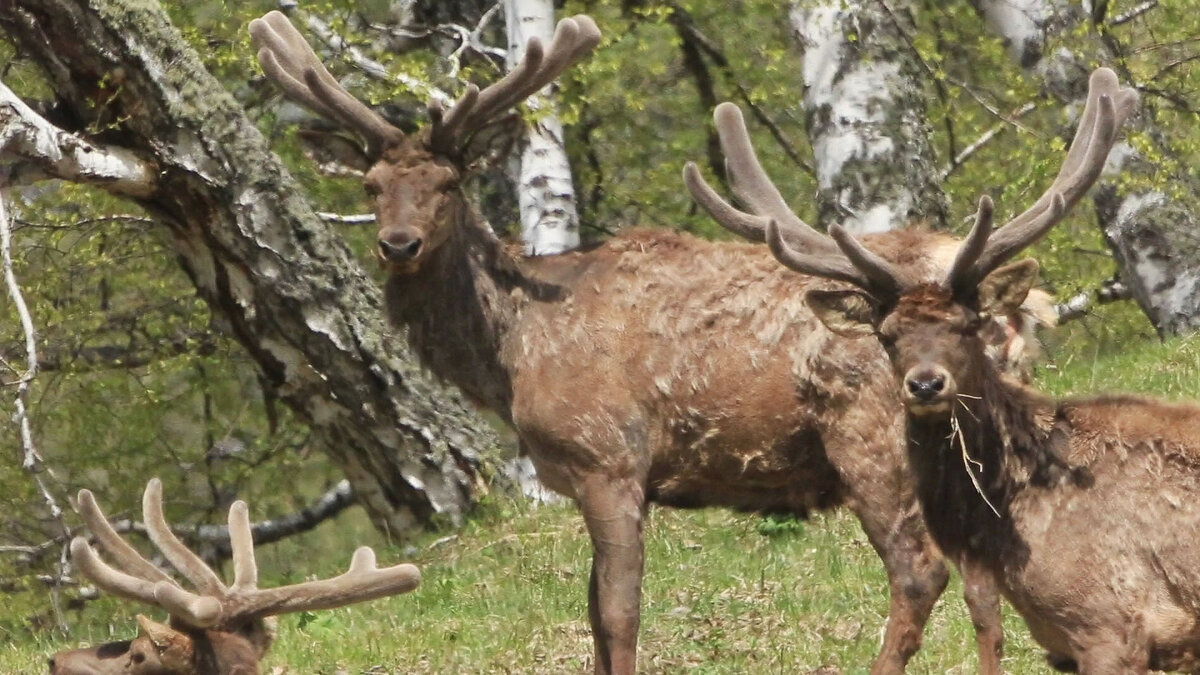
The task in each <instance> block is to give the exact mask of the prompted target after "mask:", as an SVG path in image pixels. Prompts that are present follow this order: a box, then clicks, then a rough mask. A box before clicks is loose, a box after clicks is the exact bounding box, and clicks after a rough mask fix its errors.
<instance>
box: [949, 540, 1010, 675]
mask: <svg viewBox="0 0 1200 675" xmlns="http://www.w3.org/2000/svg"><path fill="white" fill-rule="evenodd" d="M958 571H959V573H961V574H962V579H963V599H964V600H966V602H967V610H968V611H969V612H970V614H971V623H972V624H973V625H974V626H975V644H976V646H977V647H978V648H979V672H980V673H982V674H983V675H999V673H1000V672H1001V670H1000V658H1001V657H1002V656H1003V655H1004V626H1003V624H1002V619H1001V616H1000V589H999V588H998V587H997V585H996V578H995V576H993V574H992V572H991V570H989V569H987V568H986V567H985V566H984V565H982V564H981V563H979V562H976V561H971V560H968V559H966V558H965V557H964V558H962V559H961V560H959V563H958Z"/></svg>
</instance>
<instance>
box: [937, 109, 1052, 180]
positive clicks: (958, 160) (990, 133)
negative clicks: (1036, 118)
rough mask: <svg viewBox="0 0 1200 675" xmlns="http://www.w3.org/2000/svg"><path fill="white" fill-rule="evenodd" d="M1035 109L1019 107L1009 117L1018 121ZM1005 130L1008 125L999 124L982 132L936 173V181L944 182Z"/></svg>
mask: <svg viewBox="0 0 1200 675" xmlns="http://www.w3.org/2000/svg"><path fill="white" fill-rule="evenodd" d="M1036 107H1037V104H1035V103H1033V102H1029V103H1026V104H1025V105H1023V106H1021V107H1020V108H1017V109H1016V110H1014V111H1013V112H1012V114H1011V115H1010V117H1012V118H1013V119H1018V118H1020V117H1022V116H1024V115H1025V114H1026V113H1028V112H1029V111H1031V110H1033V109H1034V108H1036ZM1007 128H1008V124H1007V123H1004V122H1001V123H999V124H997V125H995V126H993V127H992V128H991V129H988V130H987V131H985V132H983V134H982V135H980V137H979V138H978V139H976V140H975V142H974V143H972V144H970V145H968V146H967V147H965V148H963V149H962V151H961V152H959V153H958V154H957V155H955V156H954V158H953V159H951V160H950V163H949V164H947V165H946V166H944V167H942V170H941V171H939V172H938V180H939V181H945V180H946V179H947V178H948V177H949V176H950V174H952V173H954V171H955V170H956V169H958V167H960V166H962V165H963V164H964V163H965V162H966V161H967V160H968V159H970V158H971V155H974V154H975V153H976V152H979V150H980V149H981V148H982V147H983V146H985V145H987V143H988V142H989V141H991V140H992V139H993V138H995V137H996V136H997V135H998V134H999V133H1000V132H1002V131H1004V130H1005V129H1007Z"/></svg>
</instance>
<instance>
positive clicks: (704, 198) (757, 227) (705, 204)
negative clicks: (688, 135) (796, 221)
mask: <svg viewBox="0 0 1200 675" xmlns="http://www.w3.org/2000/svg"><path fill="white" fill-rule="evenodd" d="M683 184H684V185H686V186H687V189H688V192H691V193H692V199H693V200H695V202H696V203H697V204H699V205H700V206H701V207H702V208H703V209H704V210H705V211H708V215H710V216H712V217H713V220H715V221H717V222H718V223H720V224H721V226H722V227H724V228H725V229H727V230H729V231H731V232H733V233H734V234H737V235H739V236H741V237H744V238H746V239H749V240H750V241H766V238H767V223H769V222H771V219H770V218H763V217H761V216H755V215H751V214H749V213H746V212H745V211H741V210H738V209H736V208H734V207H733V205H731V204H730V203H729V202H727V201H725V200H724V199H722V198H721V196H720V195H719V194H717V191H716V190H714V189H712V186H710V185H709V184H708V181H706V180H704V176H703V175H701V173H700V168H699V167H697V166H696V163H695V162H688V163H687V164H684V165H683Z"/></svg>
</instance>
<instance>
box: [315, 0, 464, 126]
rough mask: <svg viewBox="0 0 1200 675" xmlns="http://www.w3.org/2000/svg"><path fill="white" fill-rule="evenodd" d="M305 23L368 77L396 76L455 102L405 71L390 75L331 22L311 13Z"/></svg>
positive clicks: (447, 102)
mask: <svg viewBox="0 0 1200 675" xmlns="http://www.w3.org/2000/svg"><path fill="white" fill-rule="evenodd" d="M305 25H306V26H308V29H309V30H310V31H311V32H312V33H313V35H315V36H316V37H317V39H319V40H320V41H321V42H322V43H324V44H325V46H326V47H328V48H330V49H332V50H334V51H335V52H338V53H339V54H345V55H346V57H347V58H349V59H350V63H352V64H354V67H355V68H358V69H359V70H360V71H362V73H363V74H365V75H366V76H367V77H370V78H371V79H374V80H380V81H384V82H387V81H390V80H391V79H393V77H394V79H395V80H396V81H398V82H399V83H400V84H402V85H404V86H405V87H408V89H409V90H411V91H414V92H417V93H420V94H427V95H428V96H429V97H430V98H431V99H433V100H435V101H438V102H439V103H442V104H443V105H450V104H452V103H453V100H454V99H453V98H451V96H450V95H449V94H447V93H446V92H444V91H442V90H441V89H438V88H437V87H435V86H433V85H432V84H430V83H428V82H426V81H424V80H419V79H417V78H415V77H413V76H411V75H406V74H404V73H397V74H396V75H394V76H393V75H390V74H389V73H388V69H387V66H385V65H383V64H382V63H380V62H378V61H376V60H374V59H371V58H368V57H367V56H366V55H364V54H363V53H362V50H361V49H359V48H358V47H355V46H353V45H351V44H350V43H349V42H347V41H346V39H345V38H343V37H342V36H340V35H338V34H337V33H335V32H333V29H332V28H330V27H329V24H327V23H325V22H324V21H322V20H321V19H320V18H318V17H317V16H315V15H310V16H309V17H308V19H307V20H306V21H305Z"/></svg>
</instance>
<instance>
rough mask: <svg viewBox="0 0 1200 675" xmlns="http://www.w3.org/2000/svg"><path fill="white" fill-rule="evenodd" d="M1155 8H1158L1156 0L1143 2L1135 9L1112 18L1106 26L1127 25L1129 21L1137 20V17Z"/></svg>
mask: <svg viewBox="0 0 1200 675" xmlns="http://www.w3.org/2000/svg"><path fill="white" fill-rule="evenodd" d="M1155 7H1158V0H1146V2H1143V3H1142V4H1140V5H1138V6H1137V7H1134V8H1133V9H1131V10H1129V11H1128V12H1125V13H1124V14H1118V15H1117V16H1114V17H1113V18H1112V21H1109V22H1108V25H1109V26H1120V25H1121V24H1125V23H1129V22H1130V21H1133V20H1134V19H1136V18H1138V17H1139V16H1141V15H1143V14H1145V13H1146V12H1149V11H1150V10H1152V9H1154V8H1155Z"/></svg>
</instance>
